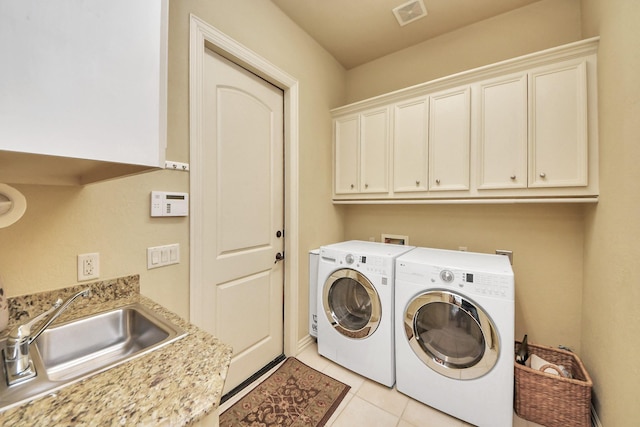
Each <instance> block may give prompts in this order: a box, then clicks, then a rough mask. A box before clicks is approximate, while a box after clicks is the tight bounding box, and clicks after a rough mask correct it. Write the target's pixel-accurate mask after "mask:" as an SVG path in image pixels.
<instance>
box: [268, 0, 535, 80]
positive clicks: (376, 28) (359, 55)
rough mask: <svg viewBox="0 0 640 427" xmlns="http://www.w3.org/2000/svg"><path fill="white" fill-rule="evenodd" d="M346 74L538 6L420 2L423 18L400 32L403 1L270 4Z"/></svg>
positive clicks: (517, 0)
mask: <svg viewBox="0 0 640 427" xmlns="http://www.w3.org/2000/svg"><path fill="white" fill-rule="evenodd" d="M271 1H272V2H273V3H274V4H275V5H276V6H278V7H279V8H280V9H281V10H282V11H283V12H284V13H286V14H287V15H288V16H289V17H290V18H291V19H292V20H293V21H294V22H296V23H297V24H298V25H299V26H300V27H301V28H302V29H303V30H305V31H306V32H307V33H308V34H309V35H310V36H311V37H313V38H314V39H315V40H316V41H317V42H318V43H320V45H322V46H323V47H324V48H325V49H326V50H327V51H329V52H330V53H331V54H332V55H333V56H334V57H335V58H336V59H337V60H338V61H339V62H340V63H341V64H342V65H343V66H344V67H345V68H346V69H351V68H353V67H356V66H358V65H361V64H364V63H367V62H369V61H372V60H374V59H376V58H380V57H382V56H385V55H388V54H390V53H392V52H396V51H398V50H401V49H404V48H406V47H409V46H413V45H415V44H417V43H420V42H423V41H425V40H428V39H430V38H433V37H437V36H439V35H441V34H444V33H448V32H450V31H453V30H456V29H458V28H461V27H464V26H467V25H470V24H473V23H474V22H478V21H482V20H484V19H487V18H491V17H493V16H496V15H500V14H502V13H505V12H508V11H510V10H513V9H517V8H519V7H523V6H526V5H528V4H530V3H535V2H536V1H539V0H423V1H424V5H425V6H426V9H427V16H426V17H424V18H420V19H418V20H416V21H414V22H412V23H410V24H407V25H405V26H402V27H401V26H400V25H399V24H398V21H397V20H396V18H395V15H394V14H393V12H392V9H393V8H395V7H397V6H400V5H402V4H404V3H406V2H407V1H408V0H271Z"/></svg>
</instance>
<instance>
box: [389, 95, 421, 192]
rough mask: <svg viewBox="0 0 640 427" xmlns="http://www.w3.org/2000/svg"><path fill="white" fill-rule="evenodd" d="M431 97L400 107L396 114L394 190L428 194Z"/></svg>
mask: <svg viewBox="0 0 640 427" xmlns="http://www.w3.org/2000/svg"><path fill="white" fill-rule="evenodd" d="M427 100H428V98H426V97H424V98H419V99H414V100H411V101H408V102H403V103H401V104H397V105H396V106H395V107H394V114H393V191H394V192H409V191H427V158H428V155H427V154H428V153H427V147H428V146H427V133H428V129H429V127H428V120H429V117H428V113H429V104H428V102H427Z"/></svg>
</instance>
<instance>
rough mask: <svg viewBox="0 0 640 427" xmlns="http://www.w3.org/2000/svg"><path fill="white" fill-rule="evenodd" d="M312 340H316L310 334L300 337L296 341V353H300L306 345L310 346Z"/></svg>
mask: <svg viewBox="0 0 640 427" xmlns="http://www.w3.org/2000/svg"><path fill="white" fill-rule="evenodd" d="M314 342H316V339H315V338H314V337H312V336H311V335H306V336H305V337H304V338H302V339H301V340H300V341H298V345H297V347H298V349H297V351H296V354H300V353H302V351H303V350H304V349H305V348H307V347H308V346H310V345H311V344H313V343H314Z"/></svg>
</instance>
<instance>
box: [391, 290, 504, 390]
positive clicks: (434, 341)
mask: <svg viewBox="0 0 640 427" xmlns="http://www.w3.org/2000/svg"><path fill="white" fill-rule="evenodd" d="M404 330H405V333H406V336H407V340H408V341H409V345H410V346H411V348H412V350H413V351H414V353H415V354H416V355H417V356H418V358H419V359H420V360H422V361H423V362H424V363H425V364H426V365H427V366H428V367H430V368H431V369H433V370H434V371H436V372H438V373H440V374H442V375H444V376H447V377H449V378H455V379H463V380H464V379H473V378H479V377H481V376H483V375H485V374H486V373H487V372H489V371H490V370H491V369H492V368H493V366H494V365H495V364H496V362H497V361H498V355H499V354H500V343H499V339H498V333H497V330H496V327H495V325H494V323H493V321H492V320H491V318H489V316H488V315H487V314H486V313H485V312H484V310H483V309H482V307H480V306H478V305H476V304H475V303H474V302H472V301H470V300H468V299H467V298H466V297H463V296H461V295H459V294H457V293H455V292H449V291H444V290H433V291H428V292H424V293H422V294H420V295H418V296H416V297H414V298H413V299H412V300H411V301H410V302H409V304H408V305H407V308H406V309H405V313H404Z"/></svg>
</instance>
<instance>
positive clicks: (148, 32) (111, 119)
mask: <svg viewBox="0 0 640 427" xmlns="http://www.w3.org/2000/svg"><path fill="white" fill-rule="evenodd" d="M167 30H168V0H136V1H133V2H132V1H129V0H110V1H100V0H88V1H82V2H78V1H74V0H59V1H55V2H43V1H38V0H24V1H18V2H11V1H6V2H1V3H0V55H1V57H2V59H3V66H2V67H0V94H1V95H0V182H10V183H30V184H60V185H79V184H80V185H81V184H86V183H90V182H95V181H100V180H104V179H110V178H115V177H119V176H124V175H129V174H133V173H138V172H142V171H146V170H154V169H157V168H160V167H163V166H164V161H165V148H166V108H167V107H166V105H167V100H166V96H167V94H166V92H167V34H168V32H167Z"/></svg>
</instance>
